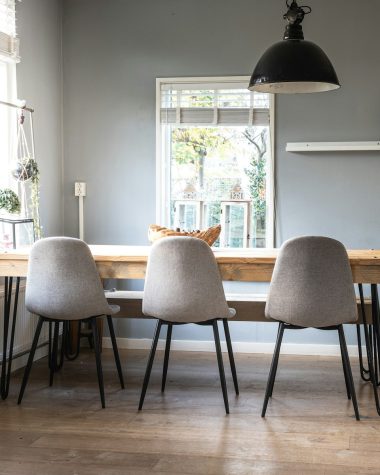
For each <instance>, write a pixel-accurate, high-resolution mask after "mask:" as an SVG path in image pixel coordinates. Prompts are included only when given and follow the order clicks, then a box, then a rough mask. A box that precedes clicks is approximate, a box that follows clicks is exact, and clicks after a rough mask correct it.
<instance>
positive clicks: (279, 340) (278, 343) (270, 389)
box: [261, 323, 285, 417]
mask: <svg viewBox="0 0 380 475" xmlns="http://www.w3.org/2000/svg"><path fill="white" fill-rule="evenodd" d="M284 330H285V325H284V324H283V323H280V324H279V327H278V334H277V341H276V346H275V350H274V353H273V358H272V364H271V367H270V372H269V377H268V382H267V388H266V391H265V398H264V404H263V409H262V411H261V417H265V413H266V411H267V406H268V401H269V397H270V395H271V394H272V392H273V386H274V380H275V378H276V371H277V366H278V359H279V356H280V349H281V343H282V337H283V335H284Z"/></svg>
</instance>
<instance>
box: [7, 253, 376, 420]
mask: <svg viewBox="0 0 380 475" xmlns="http://www.w3.org/2000/svg"><path fill="white" fill-rule="evenodd" d="M90 250H91V252H92V255H93V257H94V260H95V263H96V266H97V268H98V271H99V275H100V277H101V278H102V279H144V277H145V272H146V266H147V261H148V257H149V251H150V246H120V245H90ZM213 251H214V255H215V258H216V262H217V264H218V267H219V271H220V274H221V277H222V279H223V280H224V281H238V282H270V280H271V277H272V273H273V268H274V265H275V262H276V258H277V255H278V249H217V248H215V249H213ZM347 253H348V257H349V261H350V265H351V270H352V278H353V282H354V283H357V284H359V285H360V289H361V290H362V284H370V285H371V314H372V315H371V322H370V325H367V322H366V321H364V324H365V336H366V344H367V350H368V351H367V358H368V360H369V361H368V364H369V367H368V369H367V370H366V371H367V372H366V373H365V374H367V377H366V378H367V379H369V380H370V381H371V382H372V385H373V388H374V394H375V399H376V404H377V409H378V412H379V415H380V405H379V398H378V393H377V386H378V384H379V374H378V373H379V368H380V323H379V299H378V292H377V284H379V283H380V250H373V249H363V250H348V251H347ZM28 259H29V250H28V249H19V250H13V249H12V250H4V251H0V278H1V277H4V294H5V298H4V312H3V324H4V333H3V355H5V354H6V352H8V354H9V358H8V366H7V361H6V358H5V357H4V356H3V361H2V369H1V396H2V398H3V399H4V398H6V397H7V395H8V390H9V380H10V371H11V362H12V353H13V346H12V345H13V341H14V331H15V321H16V316H17V302H18V293H19V286H20V279H21V278H23V277H26V276H27V270H28ZM57 271H59V269H57ZM14 283H15V284H16V285H15V289H13V285H14ZM12 299H13V303H14V304H13V307H12ZM12 308H13V312H12V314H13V315H11V309H12ZM361 322H362V323H363V321H362V320H361ZM368 327H369V328H368ZM362 366H363V364H362V359H361V368H362V369H363V367H362ZM364 372H365V370H364ZM362 373H363V371H362Z"/></svg>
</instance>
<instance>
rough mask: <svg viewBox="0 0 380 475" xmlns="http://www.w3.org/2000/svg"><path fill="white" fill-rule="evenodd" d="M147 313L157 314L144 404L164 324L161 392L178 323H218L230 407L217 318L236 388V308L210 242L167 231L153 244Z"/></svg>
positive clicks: (221, 369) (222, 378)
mask: <svg viewBox="0 0 380 475" xmlns="http://www.w3.org/2000/svg"><path fill="white" fill-rule="evenodd" d="M143 313H144V314H145V315H148V316H151V317H155V318H157V319H158V322H157V326H156V331H155V335H154V338H153V343H152V348H151V352H150V355H149V360H148V365H147V369H146V373H145V378H144V383H143V387H142V392H141V398H140V404H139V410H141V409H142V406H143V403H144V398H145V394H146V390H147V387H148V383H149V377H150V373H151V370H152V365H153V360H154V355H155V352H156V348H157V342H158V338H159V335H160V330H161V327H162V325H167V327H168V328H167V337H166V348H165V356H164V369H163V376H162V386H161V390H162V392H163V391H164V390H165V382H166V375H167V370H168V361H169V352H170V342H171V336H172V327H173V325H181V324H185V323H196V324H201V325H210V326H212V327H213V331H214V339H215V347H216V354H217V359H218V366H219V375H220V381H221V386H222V392H223V399H224V405H225V409H226V413H227V414H228V413H229V405H228V396H227V386H226V379H225V374H224V366H223V359H222V352H221V348H220V340H219V331H218V320H222V321H223V325H224V332H225V336H226V343H227V349H228V355H229V360H230V365H231V371H232V376H233V381H234V385H235V391H236V394H239V388H238V383H237V376H236V368H235V363H234V356H233V352H232V346H231V338H230V333H229V328H228V319H229V318H232V317H233V316H234V315H235V310H234V309H231V308H228V305H227V302H226V297H225V295H224V290H223V285H222V280H221V278H220V274H219V270H218V266H217V264H216V261H215V257H214V255H213V252H212V250H211V248H210V247H209V245H208V244H206V243H205V242H204V241H201V240H200V239H197V238H193V237H166V238H163V239H161V240H159V241H157V242H155V243H154V244H153V246H152V248H151V252H150V255H149V260H148V267H147V272H146V277H145V288H144V297H143Z"/></svg>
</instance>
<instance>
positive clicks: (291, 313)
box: [261, 236, 359, 420]
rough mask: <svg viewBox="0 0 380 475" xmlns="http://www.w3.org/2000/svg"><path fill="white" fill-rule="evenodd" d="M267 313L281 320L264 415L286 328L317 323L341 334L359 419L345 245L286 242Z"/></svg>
mask: <svg viewBox="0 0 380 475" xmlns="http://www.w3.org/2000/svg"><path fill="white" fill-rule="evenodd" d="M265 316H266V317H267V318H269V319H273V320H277V321H279V322H280V323H279V328H278V334H277V341H276V346H275V351H274V355H273V360H272V365H271V369H270V373H269V378H268V383H267V388H266V393H265V399H264V405H263V409H262V414H261V415H262V417H264V416H265V412H266V409H267V405H268V400H269V398H270V397H271V396H272V392H273V386H274V381H275V377H276V372H277V365H278V359H279V355H280V347H281V342H282V337H283V334H284V330H285V329H302V328H318V329H321V330H337V331H338V333H339V342H340V349H341V356H342V363H343V373H344V378H345V383H346V390H347V397H348V399H352V404H353V406H354V411H355V416H356V419H357V420H359V411H358V405H357V400H356V394H355V386H354V381H353V378H352V372H351V366H350V360H349V357H348V352H347V346H346V340H345V336H344V330H343V323H350V322H355V321H356V320H357V306H356V297H355V291H354V285H353V281H352V273H351V269H350V263H349V260H348V256H347V252H346V249H345V248H344V246H343V244H342V243H340V242H339V241H336V240H335V239H330V238H327V237H320V236H305V237H299V238H294V239H290V240H289V241H286V242H285V243H284V244H283V246H282V247H281V249H280V252H279V255H278V258H277V260H276V264H275V267H274V271H273V276H272V280H271V283H270V288H269V294H268V299H267V304H266V307H265Z"/></svg>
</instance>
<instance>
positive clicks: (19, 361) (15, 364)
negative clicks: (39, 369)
mask: <svg viewBox="0 0 380 475" xmlns="http://www.w3.org/2000/svg"><path fill="white" fill-rule="evenodd" d="M48 350H49V348H48V345H45V346H42V347H41V348H37V350H36V353H35V355H34V361H37V360H39V359H41V358H44V357H45V356H47V354H48ZM28 357H29V352H28V353H26V354H25V355H22V356H19V357H18V358H15V359H14V360H13V361H12V373H13V371H16V370H18V369H20V368H23V367H25V366H26V363H27V361H28Z"/></svg>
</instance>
